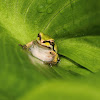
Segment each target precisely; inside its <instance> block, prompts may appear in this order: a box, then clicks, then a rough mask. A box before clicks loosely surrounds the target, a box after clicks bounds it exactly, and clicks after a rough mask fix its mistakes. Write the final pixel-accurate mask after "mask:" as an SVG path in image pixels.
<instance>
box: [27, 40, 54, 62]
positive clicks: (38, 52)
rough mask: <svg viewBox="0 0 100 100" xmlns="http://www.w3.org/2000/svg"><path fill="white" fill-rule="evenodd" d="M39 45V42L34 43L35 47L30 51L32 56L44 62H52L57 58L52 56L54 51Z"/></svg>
mask: <svg viewBox="0 0 100 100" xmlns="http://www.w3.org/2000/svg"><path fill="white" fill-rule="evenodd" d="M37 43H38V42H34V43H33V45H32V46H31V47H30V49H29V51H30V52H31V54H32V55H33V56H35V57H36V58H38V59H40V60H42V61H45V62H50V61H52V60H53V59H54V56H55V55H51V54H50V52H51V51H52V50H51V49H49V48H47V47H44V46H42V45H39V44H37Z"/></svg>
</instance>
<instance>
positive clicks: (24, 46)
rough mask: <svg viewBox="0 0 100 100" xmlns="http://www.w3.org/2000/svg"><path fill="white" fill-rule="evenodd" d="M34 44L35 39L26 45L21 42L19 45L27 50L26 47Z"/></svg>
mask: <svg viewBox="0 0 100 100" xmlns="http://www.w3.org/2000/svg"><path fill="white" fill-rule="evenodd" d="M32 44H33V41H31V42H29V43H27V44H26V45H21V44H19V46H21V47H22V48H23V49H25V50H26V49H27V48H29V47H30V46H31V45H32Z"/></svg>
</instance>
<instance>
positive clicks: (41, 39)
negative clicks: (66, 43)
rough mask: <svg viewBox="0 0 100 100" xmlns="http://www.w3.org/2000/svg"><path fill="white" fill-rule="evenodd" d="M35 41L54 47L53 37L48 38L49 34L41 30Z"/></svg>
mask: <svg viewBox="0 0 100 100" xmlns="http://www.w3.org/2000/svg"><path fill="white" fill-rule="evenodd" d="M37 42H38V43H39V44H40V45H42V46H45V47H48V48H50V49H54V39H52V38H50V37H49V36H47V35H45V34H43V33H41V32H40V33H39V34H38V37H37Z"/></svg>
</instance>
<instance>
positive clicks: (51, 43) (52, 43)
mask: <svg viewBox="0 0 100 100" xmlns="http://www.w3.org/2000/svg"><path fill="white" fill-rule="evenodd" d="M46 42H49V43H50V45H52V46H53V50H54V45H55V44H54V42H50V41H43V43H46ZM54 51H55V50H54Z"/></svg>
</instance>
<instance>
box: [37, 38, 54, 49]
mask: <svg viewBox="0 0 100 100" xmlns="http://www.w3.org/2000/svg"><path fill="white" fill-rule="evenodd" d="M36 42H37V43H38V44H39V45H41V46H43V47H47V48H49V49H52V47H50V46H46V45H43V44H41V43H40V42H39V41H38V40H36Z"/></svg>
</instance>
